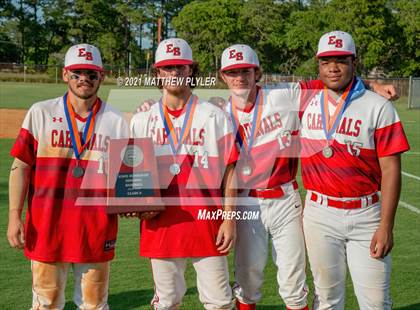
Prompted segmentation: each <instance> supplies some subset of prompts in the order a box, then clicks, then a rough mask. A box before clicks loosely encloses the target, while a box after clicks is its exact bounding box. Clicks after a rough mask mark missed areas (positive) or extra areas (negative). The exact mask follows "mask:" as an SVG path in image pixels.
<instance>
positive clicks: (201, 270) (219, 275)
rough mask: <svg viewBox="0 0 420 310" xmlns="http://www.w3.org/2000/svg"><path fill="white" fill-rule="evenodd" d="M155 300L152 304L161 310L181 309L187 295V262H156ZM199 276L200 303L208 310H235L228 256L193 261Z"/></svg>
mask: <svg viewBox="0 0 420 310" xmlns="http://www.w3.org/2000/svg"><path fill="white" fill-rule="evenodd" d="M150 261H151V263H152V271H153V280H154V282H155V296H154V298H153V300H152V302H151V304H152V307H153V308H154V309H157V310H173V309H179V306H180V305H181V301H182V298H183V297H184V295H185V292H186V291H187V287H186V284H185V277H184V273H185V269H186V266H187V258H165V259H157V258H152V259H151V260H150ZM191 261H192V265H193V267H194V269H195V271H196V273H197V289H198V293H199V297H200V301H201V303H202V304H203V306H204V308H205V309H207V310H215V309H232V307H233V300H232V291H231V288H230V285H229V271H228V263H227V258H226V256H210V257H198V258H191Z"/></svg>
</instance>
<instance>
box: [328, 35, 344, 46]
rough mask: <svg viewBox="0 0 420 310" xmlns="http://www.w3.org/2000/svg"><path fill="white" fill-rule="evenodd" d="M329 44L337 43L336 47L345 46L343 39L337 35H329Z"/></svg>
mask: <svg viewBox="0 0 420 310" xmlns="http://www.w3.org/2000/svg"><path fill="white" fill-rule="evenodd" d="M328 44H329V45H335V47H343V40H342V39H337V38H336V36H330V37H328Z"/></svg>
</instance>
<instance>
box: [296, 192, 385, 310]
mask: <svg viewBox="0 0 420 310" xmlns="http://www.w3.org/2000/svg"><path fill="white" fill-rule="evenodd" d="M309 197H310V192H308V194H307V196H306V204H305V209H304V217H303V227H304V232H305V240H306V247H307V251H308V257H309V262H310V265H311V270H312V274H313V277H314V284H315V299H314V304H313V309H315V310H316V309H322V310H324V309H334V310H342V309H344V300H345V288H346V271H347V266H348V268H349V271H350V274H351V278H352V281H353V286H354V290H355V293H356V296H357V301H358V303H359V307H360V309H363V310H370V309H378V310H379V309H381V310H383V309H385V310H386V309H391V306H392V302H391V297H390V275H391V256H390V255H387V256H386V257H385V258H384V259H374V258H371V257H370V242H371V239H372V236H373V234H374V233H375V231H376V229H377V228H378V226H379V222H380V218H381V206H380V203H379V202H378V203H376V204H373V205H371V206H367V207H364V208H360V209H352V210H345V209H337V208H333V207H328V206H326V205H325V203H326V202H324V203H323V204H320V203H318V202H313V201H311V200H310V198H309ZM324 201H326V200H325V199H324Z"/></svg>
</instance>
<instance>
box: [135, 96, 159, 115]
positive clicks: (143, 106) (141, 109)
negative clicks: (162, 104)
mask: <svg viewBox="0 0 420 310" xmlns="http://www.w3.org/2000/svg"><path fill="white" fill-rule="evenodd" d="M155 103H156V101H154V100H153V99H146V100H145V101H143V103H141V104H140V105H139V106H138V107H137V108H136V110H135V111H134V113H139V112H147V111H149V110H150V108H151V107H152V105H154V104H155Z"/></svg>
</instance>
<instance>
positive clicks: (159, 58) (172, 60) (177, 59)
mask: <svg viewBox="0 0 420 310" xmlns="http://www.w3.org/2000/svg"><path fill="white" fill-rule="evenodd" d="M192 63H193V58H192V50H191V47H190V46H189V45H188V43H187V41H185V40H183V39H179V38H172V39H166V40H163V41H162V42H160V43H159V45H158V47H157V49H156V54H155V65H154V66H155V67H156V68H157V67H163V66H173V65H191V64H192Z"/></svg>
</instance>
